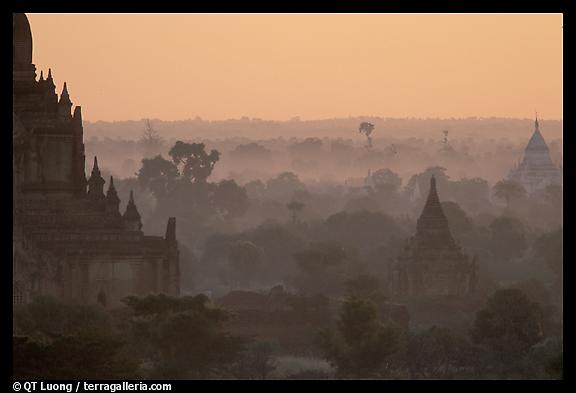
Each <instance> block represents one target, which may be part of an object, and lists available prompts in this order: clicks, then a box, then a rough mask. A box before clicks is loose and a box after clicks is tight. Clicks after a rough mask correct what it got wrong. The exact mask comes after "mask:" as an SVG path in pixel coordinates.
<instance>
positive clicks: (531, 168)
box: [508, 116, 562, 194]
mask: <svg viewBox="0 0 576 393" xmlns="http://www.w3.org/2000/svg"><path fill="white" fill-rule="evenodd" d="M508 179H509V180H513V181H515V182H518V183H520V184H521V185H522V186H523V187H524V189H525V190H526V192H528V193H529V194H532V193H534V192H536V191H538V190H542V189H544V188H546V187H547V186H548V185H551V184H555V185H562V172H561V170H560V169H559V168H557V167H556V166H555V165H554V163H553V162H552V159H551V158H550V150H549V149H548V145H547V144H546V141H545V140H544V137H543V136H542V133H541V132H540V124H539V122H538V116H536V119H535V121H534V133H533V134H532V137H531V138H530V140H529V141H528V144H527V145H526V149H525V150H524V156H523V158H522V161H521V162H520V164H519V165H518V166H516V167H515V168H513V169H512V170H511V171H510V173H509V174H508Z"/></svg>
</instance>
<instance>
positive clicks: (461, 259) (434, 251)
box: [389, 176, 478, 297]
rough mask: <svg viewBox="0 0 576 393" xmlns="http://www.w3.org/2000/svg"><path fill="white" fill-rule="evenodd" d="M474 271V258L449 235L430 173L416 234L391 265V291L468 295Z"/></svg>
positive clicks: (417, 294) (416, 294)
mask: <svg viewBox="0 0 576 393" xmlns="http://www.w3.org/2000/svg"><path fill="white" fill-rule="evenodd" d="M477 270H478V263H477V257H476V256H474V257H473V258H470V257H469V256H467V255H465V254H464V253H463V252H462V250H461V248H460V246H459V245H458V244H457V243H456V241H455V240H454V238H453V237H452V234H451V232H450V227H449V225H448V220H447V219H446V216H445V215H444V212H443V210H442V205H441V204H440V199H439V197H438V192H437V191H436V179H435V178H434V176H432V177H431V179H430V191H429V193H428V198H427V200H426V204H425V205H424V209H423V210H422V214H421V215H420V218H419V219H418V222H417V225H416V234H415V235H414V236H412V237H411V238H410V239H408V240H407V242H406V245H405V247H404V250H403V252H402V254H401V255H400V256H399V257H398V258H397V260H396V261H394V262H393V263H392V264H391V265H390V274H389V278H390V282H389V285H390V287H391V292H392V294H393V295H394V296H397V297H422V296H443V295H466V294H470V293H472V292H474V290H475V287H476V281H477Z"/></svg>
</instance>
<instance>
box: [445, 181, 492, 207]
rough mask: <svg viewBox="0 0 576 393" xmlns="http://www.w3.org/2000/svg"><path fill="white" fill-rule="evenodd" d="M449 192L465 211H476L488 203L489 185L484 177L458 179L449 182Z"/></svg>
mask: <svg viewBox="0 0 576 393" xmlns="http://www.w3.org/2000/svg"><path fill="white" fill-rule="evenodd" d="M450 185H451V187H450V188H451V193H452V195H453V197H454V199H455V200H456V201H458V203H459V204H460V205H461V206H462V207H463V208H465V209H466V210H467V211H471V212H478V211H481V210H482V209H484V208H486V207H487V206H489V205H490V198H489V197H490V185H489V184H488V182H487V181H486V180H484V179H481V178H479V177H474V178H472V179H467V178H463V179H459V180H457V181H454V182H450Z"/></svg>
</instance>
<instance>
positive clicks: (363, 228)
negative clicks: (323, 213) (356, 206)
mask: <svg viewBox="0 0 576 393" xmlns="http://www.w3.org/2000/svg"><path fill="white" fill-rule="evenodd" d="M324 227H325V231H326V235H325V236H326V237H327V238H328V239H329V240H330V241H332V242H334V243H338V244H341V245H342V246H345V247H352V248H358V249H368V248H373V247H376V246H378V245H380V244H385V243H387V242H388V241H389V240H390V239H391V238H393V237H401V236H402V235H403V233H404V230H403V229H402V228H401V227H400V226H399V225H398V224H397V223H396V221H395V220H394V219H393V218H392V217H390V216H388V215H386V214H383V213H376V212H369V211H356V212H350V213H348V212H340V213H336V214H333V215H332V216H330V217H328V218H327V219H326V221H324Z"/></svg>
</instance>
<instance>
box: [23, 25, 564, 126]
mask: <svg viewBox="0 0 576 393" xmlns="http://www.w3.org/2000/svg"><path fill="white" fill-rule="evenodd" d="M28 17H29V20H30V24H31V27H32V35H33V39H34V53H33V59H34V63H35V64H36V66H37V68H38V75H39V72H40V70H44V71H45V72H46V71H47V70H48V67H51V68H52V71H53V76H54V79H55V83H56V85H57V89H58V90H59V92H60V90H61V88H62V84H63V82H64V80H66V81H67V82H68V89H69V92H70V95H71V98H72V101H73V103H74V104H78V105H81V106H82V113H83V116H84V119H85V120H90V121H96V120H128V119H136V120H138V119H141V118H159V119H163V120H178V119H189V118H194V117H196V116H200V117H202V118H204V119H213V120H219V119H228V118H239V117H242V116H248V117H259V118H264V119H277V120H285V119H289V118H291V117H293V116H300V117H301V118H302V119H320V118H331V117H348V116H363V115H373V116H382V117H467V116H478V117H485V116H504V117H520V118H527V117H532V116H533V113H534V110H538V113H539V116H540V117H542V118H546V119H561V118H562V15H561V14H544V15H538V14H521V15H506V14H502V15H491V14H487V15H484V14H478V15H454V14H453V15H443V14H438V15H436V14H428V15H426V14H421V15H420V14H408V15H406V14H402V15H399V14H344V15H342V14H339V15H337V14H185V15H175V14H113V15H110V14H86V15H78V14H66V15H61V14H28Z"/></svg>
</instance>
